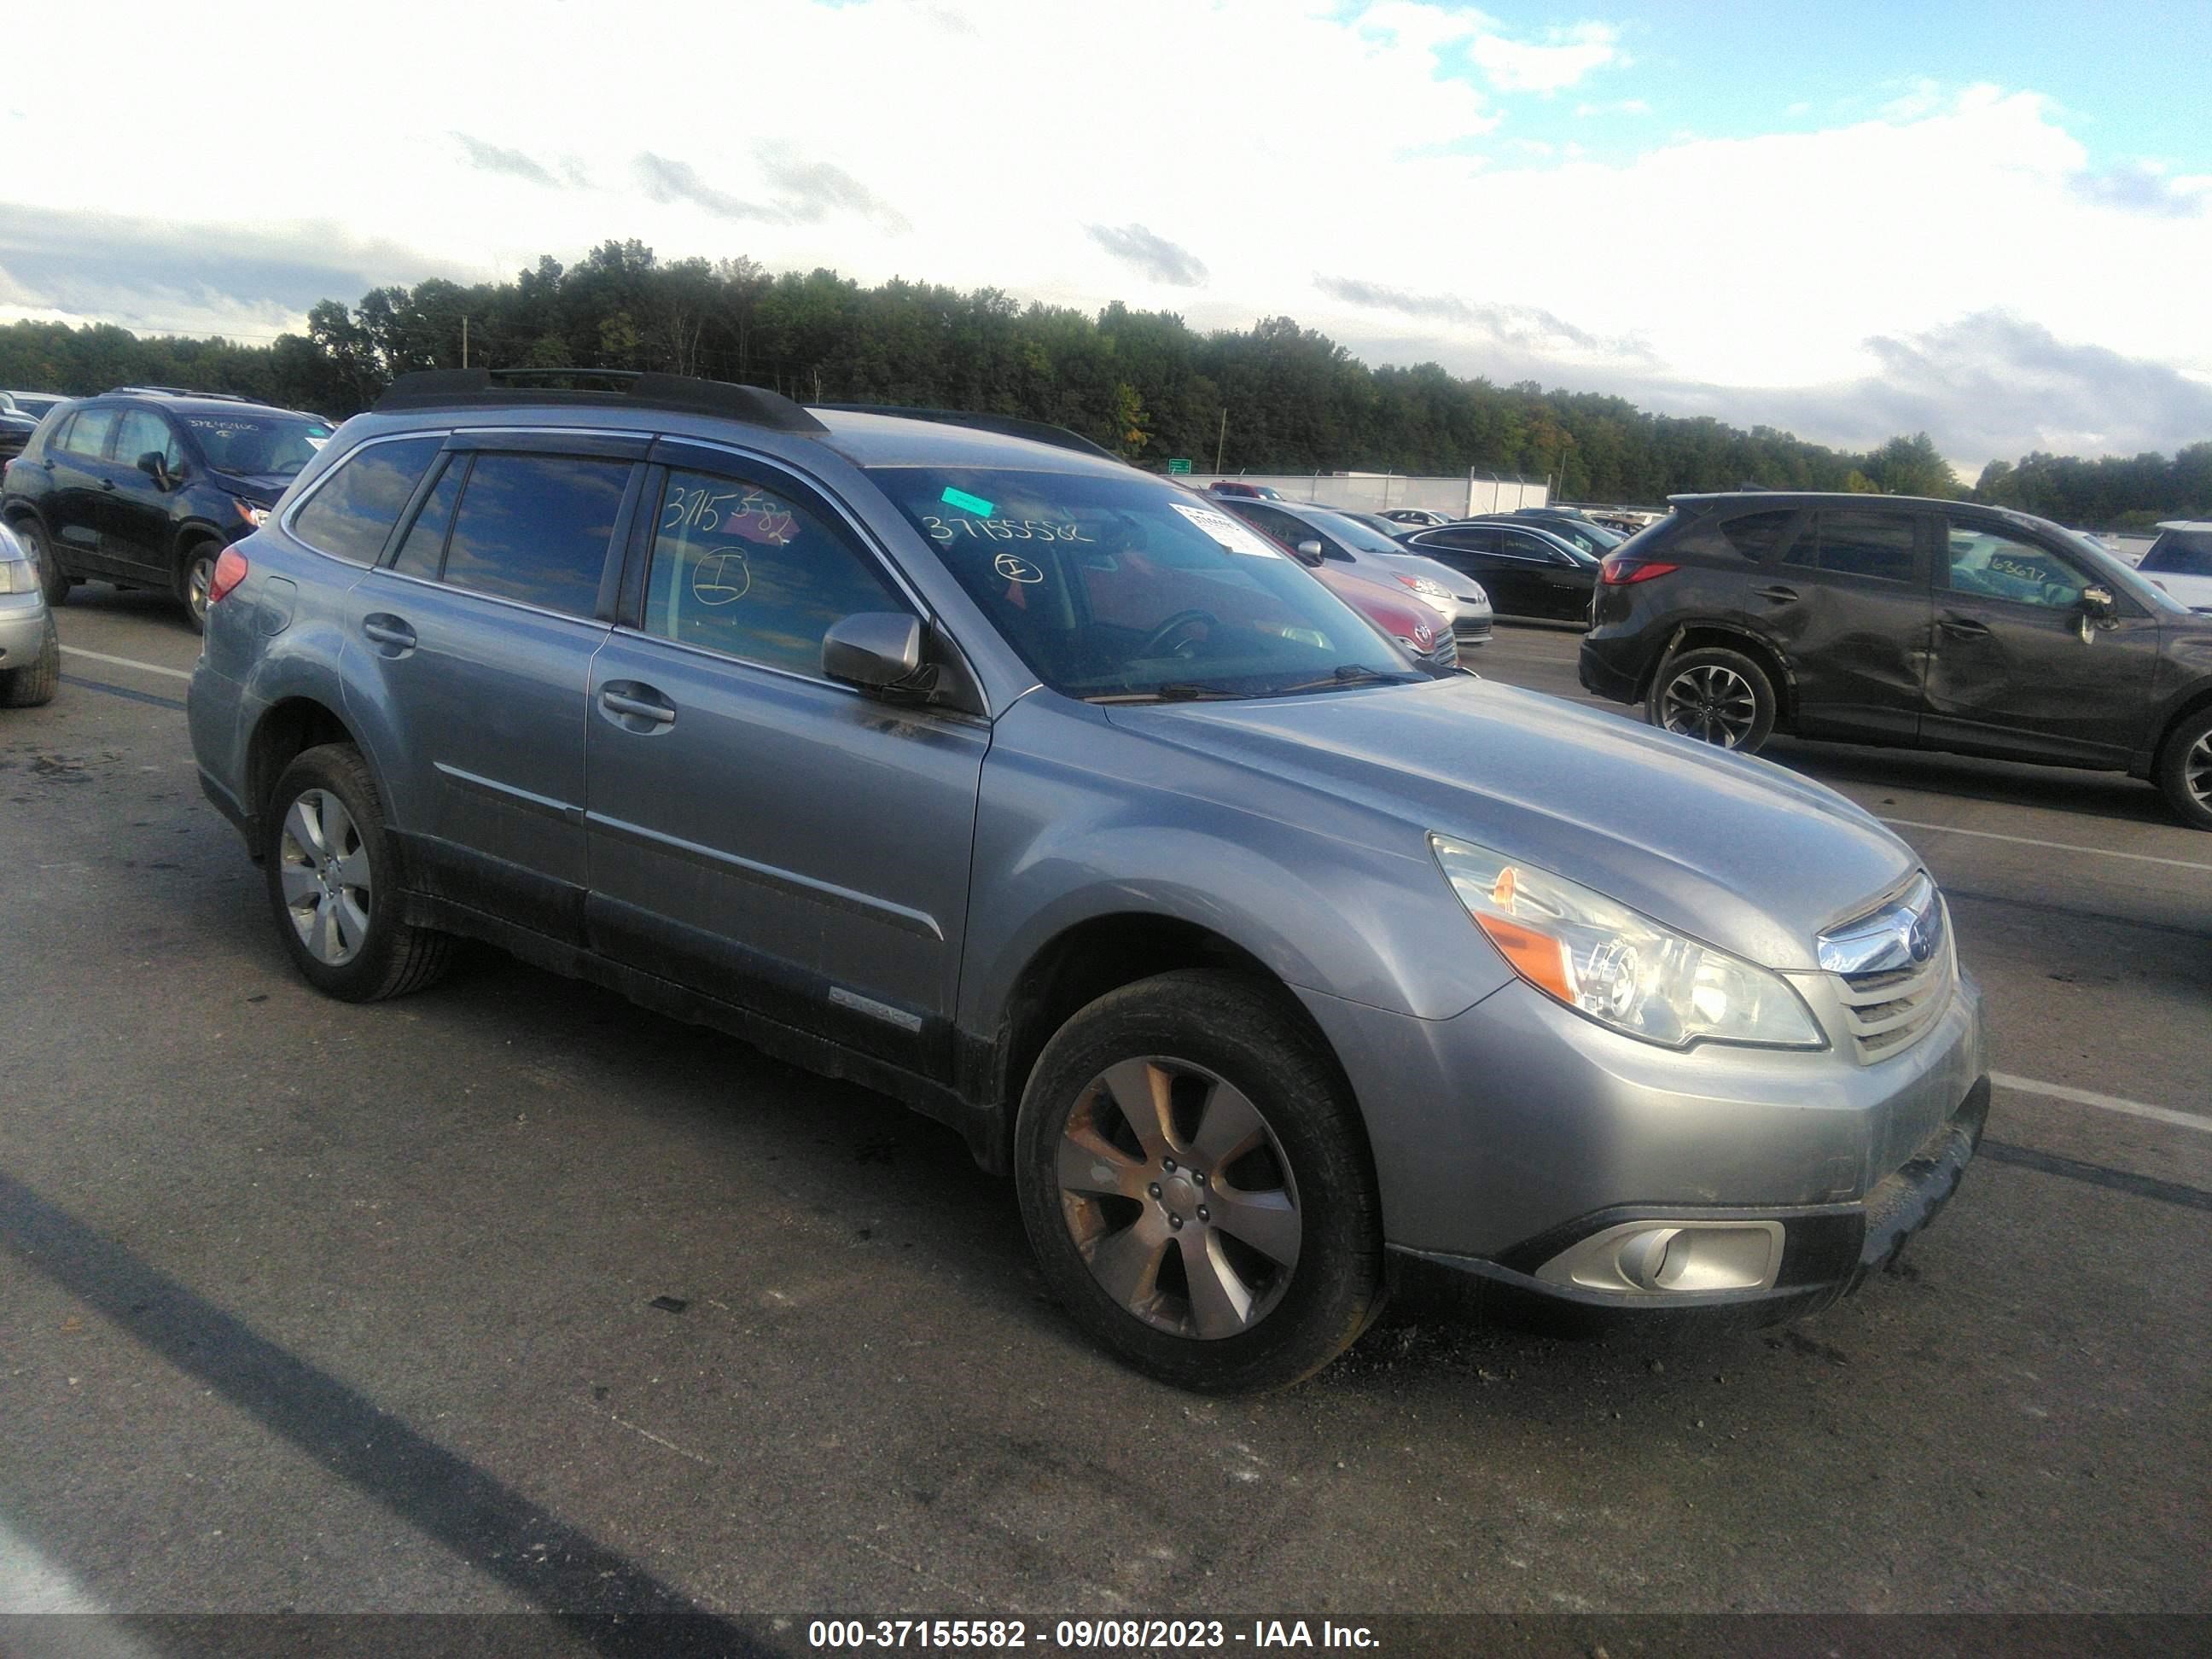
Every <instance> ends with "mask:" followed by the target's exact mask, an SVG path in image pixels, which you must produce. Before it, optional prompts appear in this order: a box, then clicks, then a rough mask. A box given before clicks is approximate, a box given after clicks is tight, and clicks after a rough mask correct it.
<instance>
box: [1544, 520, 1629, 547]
mask: <svg viewBox="0 0 2212 1659" xmlns="http://www.w3.org/2000/svg"><path fill="white" fill-rule="evenodd" d="M1536 526H1537V528H1538V529H1540V530H1548V531H1550V532H1552V534H1553V535H1554V536H1557V537H1558V538H1559V539H1560V540H1561V541H1563V542H1566V543H1569V544H1571V545H1573V546H1575V547H1577V548H1579V549H1580V550H1582V551H1583V552H1585V553H1610V552H1612V551H1613V549H1614V548H1616V547H1619V546H1620V544H1621V543H1623V542H1625V541H1626V540H1627V539H1628V538H1626V536H1617V535H1615V534H1614V533H1613V532H1612V531H1610V530H1607V528H1606V527H1605V526H1603V525H1601V524H1589V523H1587V522H1585V521H1584V520H1581V519H1539V520H1536Z"/></svg>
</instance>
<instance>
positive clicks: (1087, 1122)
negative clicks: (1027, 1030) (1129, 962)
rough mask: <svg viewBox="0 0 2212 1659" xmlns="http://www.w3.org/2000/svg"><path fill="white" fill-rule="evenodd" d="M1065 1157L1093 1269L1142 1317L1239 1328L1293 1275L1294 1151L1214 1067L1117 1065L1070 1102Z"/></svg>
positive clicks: (1072, 1222)
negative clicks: (1287, 1149)
mask: <svg viewBox="0 0 2212 1659" xmlns="http://www.w3.org/2000/svg"><path fill="white" fill-rule="evenodd" d="M1055 1167H1056V1172H1057V1176H1058V1180H1059V1183H1060V1210H1061V1214H1062V1217H1063V1218H1064V1219H1065V1220H1066V1225H1067V1229H1068V1232H1069V1235H1070V1237H1073V1240H1074V1242H1075V1245H1076V1249H1077V1251H1078V1253H1079V1255H1081V1256H1082V1259H1083V1261H1084V1263H1085V1266H1087V1267H1089V1268H1090V1270H1091V1277H1092V1278H1093V1279H1096V1280H1097V1284H1098V1285H1099V1287H1100V1288H1101V1289H1102V1290H1103V1291H1105V1292H1106V1294H1107V1295H1108V1296H1109V1297H1112V1298H1113V1299H1114V1300H1115V1302H1116V1303H1117V1304H1120V1305H1121V1308H1123V1309H1124V1310H1126V1311H1127V1312H1128V1313H1130V1314H1132V1315H1133V1316H1135V1317H1137V1318H1139V1319H1140V1320H1142V1321H1144V1322H1146V1324H1148V1325H1151V1326H1153V1327H1156V1328H1158V1329H1161V1330H1164V1331H1168V1332H1170V1333H1172V1334H1176V1335H1179V1336H1186V1337H1194V1338H1197V1339H1200V1340H1207V1341H1212V1340H1219V1339H1220V1338H1223V1337H1231V1336H1236V1335H1237V1334H1241V1333H1243V1332H1244V1331H1248V1330H1249V1329H1251V1328H1253V1327H1254V1326H1255V1325H1257V1324H1258V1323H1259V1322H1261V1320H1263V1319H1265V1318H1266V1317H1267V1315H1268V1314H1269V1313H1270V1312H1272V1311H1273V1309H1274V1307H1275V1304H1277V1303H1278V1302H1279V1301H1280V1300H1281V1298H1282V1295H1283V1292H1284V1291H1285V1289H1286V1288H1287V1287H1288V1286H1289V1285H1290V1282H1291V1272H1292V1269H1293V1268H1295V1267H1297V1260H1298V1250H1299V1246H1300V1243H1301V1242H1302V1240H1303V1237H1304V1219H1303V1217H1302V1216H1301V1214H1300V1212H1299V1209H1298V1200H1297V1186H1296V1184H1295V1182H1293V1180H1292V1178H1291V1168H1290V1163H1289V1160H1288V1159H1287V1158H1285V1156H1284V1153H1283V1148H1282V1145H1281V1143H1280V1142H1279V1140H1278V1139H1276V1136H1275V1133H1274V1131H1273V1128H1271V1127H1269V1125H1268V1123H1267V1117H1266V1115H1264V1114H1263V1113H1262V1112H1261V1109H1259V1108H1258V1107H1257V1106H1255V1104H1254V1103H1252V1102H1251V1101H1250V1100H1249V1098H1247V1097H1246V1096H1245V1095H1244V1094H1243V1091H1240V1090H1239V1089H1237V1087H1236V1086H1235V1085H1233V1084H1231V1083H1229V1082H1227V1081H1226V1080H1225V1079H1222V1078H1220V1077H1218V1076H1217V1075H1216V1074H1214V1073H1212V1072H1210V1071H1207V1070H1206V1068H1205V1067H1204V1066H1195V1065H1193V1064H1191V1063H1190V1062H1188V1061H1187V1060H1174V1059H1170V1058H1167V1057H1165V1056H1161V1055H1148V1056H1146V1057H1144V1058H1141V1059H1133V1060H1122V1061H1121V1062H1119V1063H1118V1064H1115V1065H1114V1066H1109V1067H1108V1068H1107V1069H1106V1070H1105V1071H1103V1072H1102V1073H1099V1075H1098V1076H1097V1077H1096V1078H1094V1079H1092V1080H1091V1083H1090V1085H1088V1086H1087V1087H1085V1090H1084V1091H1083V1093H1082V1095H1081V1096H1080V1097H1079V1098H1078V1100H1077V1101H1076V1103H1075V1106H1074V1109H1073V1110H1072V1111H1070V1112H1069V1114H1068V1115H1067V1122H1066V1127H1065V1129H1064V1130H1063V1131H1062V1133H1061V1135H1060V1145H1059V1149H1058V1152H1057V1155H1056V1164H1055Z"/></svg>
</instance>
